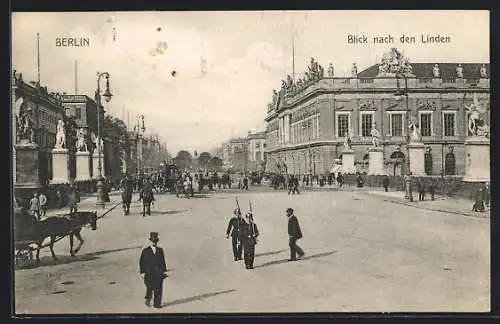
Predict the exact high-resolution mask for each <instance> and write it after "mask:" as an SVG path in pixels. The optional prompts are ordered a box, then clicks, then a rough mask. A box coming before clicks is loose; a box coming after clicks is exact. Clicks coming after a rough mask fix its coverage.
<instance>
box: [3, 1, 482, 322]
mask: <svg viewBox="0 0 500 324" xmlns="http://www.w3.org/2000/svg"><path fill="white" fill-rule="evenodd" d="M489 43H490V15H489V12H488V11H484V10H483V11H478V10H456V11H452V10H447V11H437V10H436V11H432V10H427V11H416V10H411V11H396V10H387V11H354V10H353V11H341V10H336V11H293V10H291V11H177V12H175V11H144V12H141V11H122V12H111V11H108V12H104V11H103V12H90V11H89V12H36V13H35V12H14V13H12V19H11V71H10V72H9V73H11V107H10V109H11V111H10V116H11V120H10V123H11V145H12V146H11V154H12V155H11V165H12V173H11V177H12V183H11V186H12V187H13V190H12V193H13V194H12V197H11V198H10V199H11V200H12V204H13V208H12V210H11V224H12V228H11V241H12V254H11V255H12V267H13V269H12V270H13V282H12V285H13V287H12V292H13V299H14V302H13V307H14V309H13V316H16V317H26V316H31V315H39V314H51V315H70V314H73V315H74V314H81V315H88V314H96V315H119V314H151V315H158V314H202V313H203V314H206V313H215V314H217V313H229V314H236V313H261V314H266V313H278V312H279V313H287V314H292V313H315V312H321V313H325V312H328V313H366V312H377V313H380V312H384V313H387V312H389V313H395V312H398V313H400V312H403V313H414V312H424V313H425V312H468V313H471V312H474V313H476V312H489V311H490V308H491V305H490V290H491V284H490V281H491V280H490V277H491V273H490V272H491V271H490V220H491V219H490V211H491V204H490V202H491V199H490V125H491V122H490V106H491V104H490V45H489Z"/></svg>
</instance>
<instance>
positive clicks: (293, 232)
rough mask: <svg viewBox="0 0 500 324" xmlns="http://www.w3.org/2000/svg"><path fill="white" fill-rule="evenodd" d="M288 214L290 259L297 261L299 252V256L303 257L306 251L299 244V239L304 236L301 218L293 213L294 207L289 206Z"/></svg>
mask: <svg viewBox="0 0 500 324" xmlns="http://www.w3.org/2000/svg"><path fill="white" fill-rule="evenodd" d="M286 216H287V217H288V238H289V241H288V245H289V246H290V259H288V261H297V253H298V254H299V258H302V257H303V256H304V254H305V252H304V251H303V250H302V249H301V248H300V246H298V245H297V240H300V239H301V238H302V231H301V229H300V225H299V220H298V219H297V216H295V215H294V213H293V208H287V210H286Z"/></svg>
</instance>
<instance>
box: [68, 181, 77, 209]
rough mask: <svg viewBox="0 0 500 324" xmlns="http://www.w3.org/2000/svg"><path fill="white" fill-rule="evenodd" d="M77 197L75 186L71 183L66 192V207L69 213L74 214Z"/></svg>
mask: <svg viewBox="0 0 500 324" xmlns="http://www.w3.org/2000/svg"><path fill="white" fill-rule="evenodd" d="M78 198H79V197H77V192H76V188H75V187H74V185H71V186H70V188H69V193H68V207H69V213H70V214H71V215H73V214H75V213H76V212H77V211H78V201H79V199H78Z"/></svg>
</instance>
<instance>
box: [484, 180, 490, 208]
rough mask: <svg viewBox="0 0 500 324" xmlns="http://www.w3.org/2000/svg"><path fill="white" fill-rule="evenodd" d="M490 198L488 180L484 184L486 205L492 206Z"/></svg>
mask: <svg viewBox="0 0 500 324" xmlns="http://www.w3.org/2000/svg"><path fill="white" fill-rule="evenodd" d="M490 200H491V192H490V183H489V182H486V183H485V184H484V204H485V205H486V207H490Z"/></svg>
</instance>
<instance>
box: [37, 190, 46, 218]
mask: <svg viewBox="0 0 500 324" xmlns="http://www.w3.org/2000/svg"><path fill="white" fill-rule="evenodd" d="M38 201H40V215H41V216H43V217H45V215H46V214H47V196H45V194H44V193H43V192H41V193H40V196H39V197H38Z"/></svg>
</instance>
